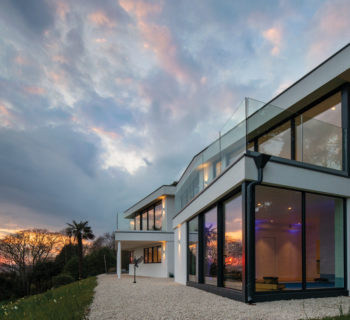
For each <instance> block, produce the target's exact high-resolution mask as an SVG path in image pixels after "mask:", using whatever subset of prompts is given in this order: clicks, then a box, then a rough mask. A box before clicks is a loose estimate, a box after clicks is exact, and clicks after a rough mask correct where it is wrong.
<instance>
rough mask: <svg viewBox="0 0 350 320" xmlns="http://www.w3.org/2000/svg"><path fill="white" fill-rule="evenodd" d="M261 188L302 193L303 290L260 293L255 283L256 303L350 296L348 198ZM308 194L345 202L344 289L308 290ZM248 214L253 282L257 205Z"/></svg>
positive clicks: (254, 295) (277, 187)
mask: <svg viewBox="0 0 350 320" xmlns="http://www.w3.org/2000/svg"><path fill="white" fill-rule="evenodd" d="M260 186H266V187H269V188H275V189H283V190H290V191H298V192H300V193H301V202H302V203H301V210H302V212H301V216H302V243H301V246H302V247H301V249H302V289H301V290H283V291H265V292H259V291H256V290H255V281H254V282H253V291H254V292H253V297H254V301H270V300H282V299H302V298H308V297H330V296H333V295H334V296H338V295H342V294H346V295H347V294H348V287H347V281H348V280H347V265H348V262H347V259H348V257H347V242H346V240H347V230H346V225H347V219H346V212H347V207H346V198H344V197H340V196H335V195H331V194H323V193H320V192H312V191H304V190H298V189H293V188H287V187H279V186H273V185H267V184H261V185H260ZM306 194H315V195H320V196H329V197H333V198H337V199H340V200H342V201H343V244H344V246H343V251H344V252H343V256H344V287H341V288H320V289H310V288H309V289H307V288H306V225H305V221H306V201H305V198H306ZM254 203H255V188H254ZM248 214H251V215H252V216H253V219H251V225H250V228H251V230H254V232H252V234H251V237H250V239H249V240H250V241H251V244H252V245H250V250H252V252H251V258H252V259H251V260H250V261H247V264H248V263H249V264H252V270H251V271H250V277H251V280H253V279H255V276H256V275H255V265H256V261H255V250H256V247H255V205H254V212H250V213H248Z"/></svg>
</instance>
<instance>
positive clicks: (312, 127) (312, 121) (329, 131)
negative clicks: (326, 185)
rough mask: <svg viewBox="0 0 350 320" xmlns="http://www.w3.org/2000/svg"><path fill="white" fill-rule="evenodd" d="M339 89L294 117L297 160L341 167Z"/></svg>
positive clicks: (335, 167) (330, 166)
mask: <svg viewBox="0 0 350 320" xmlns="http://www.w3.org/2000/svg"><path fill="white" fill-rule="evenodd" d="M342 151H343V148H342V126H341V94H340V92H338V93H336V94H335V95H333V96H331V97H329V98H328V99H326V100H324V101H322V102H321V103H319V104H318V105H316V106H315V107H313V108H311V109H310V110H308V111H306V112H304V113H303V114H302V115H300V116H299V117H297V118H296V160H298V161H302V162H307V163H311V164H315V165H319V166H323V167H327V168H333V169H338V170H341V169H342Z"/></svg>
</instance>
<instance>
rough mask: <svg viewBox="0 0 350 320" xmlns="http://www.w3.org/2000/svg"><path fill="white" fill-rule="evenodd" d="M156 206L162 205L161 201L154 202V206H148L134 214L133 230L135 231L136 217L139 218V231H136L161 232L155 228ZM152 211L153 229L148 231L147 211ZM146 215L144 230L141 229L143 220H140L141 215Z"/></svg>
mask: <svg viewBox="0 0 350 320" xmlns="http://www.w3.org/2000/svg"><path fill="white" fill-rule="evenodd" d="M158 205H162V201H157V202H155V203H154V204H152V205H151V206H148V207H146V208H145V209H143V210H142V211H140V212H138V213H136V214H135V217H134V230H136V217H137V216H140V230H137V231H162V229H160V230H157V229H156V228H155V226H156V207H157V206H158ZM151 209H153V228H152V229H149V225H150V224H149V214H148V211H149V210H151ZM144 213H146V214H147V228H146V229H143V219H142V215H143V214H144ZM162 225H163V221H162Z"/></svg>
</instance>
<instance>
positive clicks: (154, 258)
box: [152, 247, 158, 262]
mask: <svg viewBox="0 0 350 320" xmlns="http://www.w3.org/2000/svg"><path fill="white" fill-rule="evenodd" d="M152 250H153V262H157V261H158V258H157V255H158V250H157V247H154V248H152Z"/></svg>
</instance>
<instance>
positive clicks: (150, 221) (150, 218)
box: [148, 208, 154, 230]
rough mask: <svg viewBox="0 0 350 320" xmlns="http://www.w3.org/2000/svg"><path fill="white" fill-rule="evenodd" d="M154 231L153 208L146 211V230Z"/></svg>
mask: <svg viewBox="0 0 350 320" xmlns="http://www.w3.org/2000/svg"><path fill="white" fill-rule="evenodd" d="M153 229H154V208H151V209H149V210H148V230H153Z"/></svg>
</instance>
